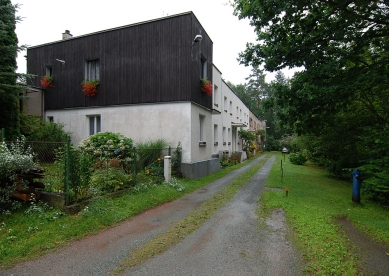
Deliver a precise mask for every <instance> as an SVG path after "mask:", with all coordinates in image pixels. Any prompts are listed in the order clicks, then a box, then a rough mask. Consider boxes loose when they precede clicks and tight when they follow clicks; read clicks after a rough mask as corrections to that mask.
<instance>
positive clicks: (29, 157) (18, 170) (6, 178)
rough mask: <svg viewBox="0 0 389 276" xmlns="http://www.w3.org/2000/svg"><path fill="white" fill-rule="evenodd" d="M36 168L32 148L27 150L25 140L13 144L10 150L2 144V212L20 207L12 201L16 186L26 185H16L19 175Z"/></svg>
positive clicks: (0, 158)
mask: <svg viewBox="0 0 389 276" xmlns="http://www.w3.org/2000/svg"><path fill="white" fill-rule="evenodd" d="M34 167H36V164H35V162H34V154H33V152H32V150H31V148H30V147H28V148H26V149H25V143H24V138H22V139H20V140H18V141H17V142H16V143H12V144H11V145H10V147H9V148H8V147H7V145H6V144H5V143H4V142H0V210H3V213H8V212H9V210H10V209H17V208H18V207H19V206H20V203H19V204H18V202H17V201H13V200H12V199H11V196H12V194H13V193H15V190H16V185H19V186H24V185H25V184H24V183H23V182H18V183H16V180H17V175H18V174H22V173H26V172H28V171H29V170H30V169H33V168H34Z"/></svg>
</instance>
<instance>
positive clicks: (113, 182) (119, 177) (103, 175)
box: [90, 167, 130, 194]
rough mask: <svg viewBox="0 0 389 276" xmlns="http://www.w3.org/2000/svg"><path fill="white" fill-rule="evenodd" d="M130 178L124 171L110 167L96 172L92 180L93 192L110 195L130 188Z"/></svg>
mask: <svg viewBox="0 0 389 276" xmlns="http://www.w3.org/2000/svg"><path fill="white" fill-rule="evenodd" d="M129 183H130V176H129V175H127V174H126V173H125V172H124V170H123V169H120V168H114V167H109V168H107V169H98V170H95V171H94V172H93V174H92V176H91V179H90V188H91V192H92V193H95V194H101V193H103V192H106V193H110V192H116V191H117V190H119V189H121V188H123V187H125V186H129Z"/></svg>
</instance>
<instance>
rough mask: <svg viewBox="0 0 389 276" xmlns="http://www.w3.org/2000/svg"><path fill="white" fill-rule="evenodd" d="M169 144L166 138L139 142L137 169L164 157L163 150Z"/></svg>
mask: <svg viewBox="0 0 389 276" xmlns="http://www.w3.org/2000/svg"><path fill="white" fill-rule="evenodd" d="M168 146H169V144H168V143H167V142H166V141H165V140H164V139H157V140H150V141H146V142H138V143H137V144H136V145H135V147H136V149H137V153H138V158H139V160H138V162H137V169H138V170H142V169H144V168H146V167H147V166H149V165H150V164H152V163H153V162H155V160H157V159H158V158H161V157H162V152H163V150H164V149H166V148H167V147H168Z"/></svg>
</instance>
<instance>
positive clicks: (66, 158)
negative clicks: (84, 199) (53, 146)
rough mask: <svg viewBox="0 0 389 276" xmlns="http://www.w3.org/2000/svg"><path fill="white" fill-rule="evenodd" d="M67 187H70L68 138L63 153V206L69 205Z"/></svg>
mask: <svg viewBox="0 0 389 276" xmlns="http://www.w3.org/2000/svg"><path fill="white" fill-rule="evenodd" d="M69 186H70V138H68V139H67V141H66V151H65V206H68V205H69V201H70V198H69Z"/></svg>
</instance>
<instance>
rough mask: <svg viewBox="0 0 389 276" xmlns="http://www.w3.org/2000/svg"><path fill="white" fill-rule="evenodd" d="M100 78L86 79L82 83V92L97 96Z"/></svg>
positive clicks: (89, 95)
mask: <svg viewBox="0 0 389 276" xmlns="http://www.w3.org/2000/svg"><path fill="white" fill-rule="evenodd" d="M99 83H100V82H99V80H93V81H91V80H84V81H83V82H82V83H81V86H82V92H84V94H85V95H86V96H88V97H93V96H96V94H97V85H99Z"/></svg>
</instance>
